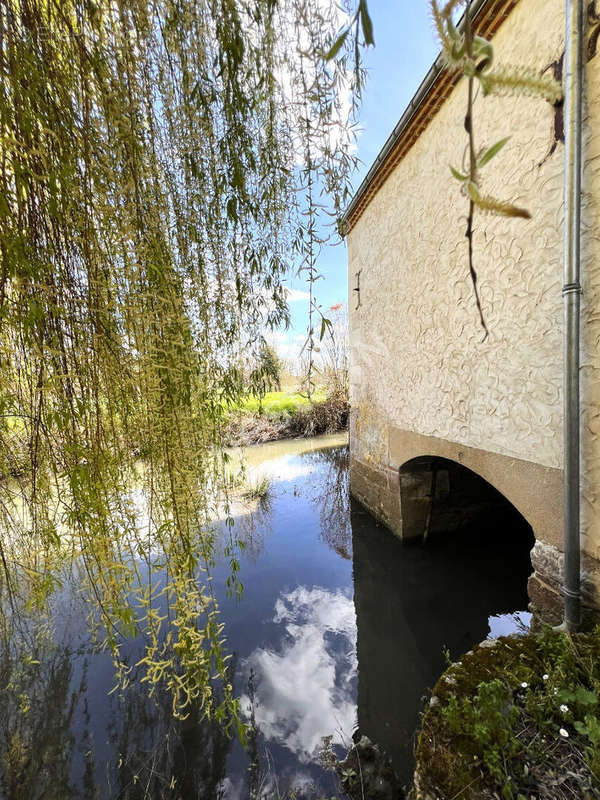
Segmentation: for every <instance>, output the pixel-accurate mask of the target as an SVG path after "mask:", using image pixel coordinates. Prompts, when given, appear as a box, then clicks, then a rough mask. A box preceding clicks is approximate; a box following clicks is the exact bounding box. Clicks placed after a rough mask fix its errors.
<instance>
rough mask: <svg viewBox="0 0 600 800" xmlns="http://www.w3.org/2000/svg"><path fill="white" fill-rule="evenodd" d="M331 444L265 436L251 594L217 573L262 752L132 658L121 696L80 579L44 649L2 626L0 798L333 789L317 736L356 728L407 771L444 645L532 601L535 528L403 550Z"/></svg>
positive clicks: (339, 736)
mask: <svg viewBox="0 0 600 800" xmlns="http://www.w3.org/2000/svg"><path fill="white" fill-rule="evenodd" d="M331 444H338V442H331V441H330V440H325V441H324V445H325V449H319V448H318V446H317V445H318V442H317V441H313V442H311V443H310V447H309V448H307V447H304V449H303V447H302V446H301V445H299V444H298V443H290V449H289V451H287V450H286V448H285V444H284V443H279V444H278V447H277V448H273V447H270V448H267V449H266V450H265V451H264V456H261V451H260V449H259V448H255V449H253V451H252V453H251V454H250V455H249V460H251V461H252V463H253V464H254V465H260V466H261V469H263V470H264V472H265V473H266V474H268V475H269V477H270V479H271V489H270V493H269V497H268V502H265V503H263V504H259V505H258V507H256V508H254V510H253V511H246V512H244V513H242V512H241V511H240V513H239V515H238V516H237V517H236V521H235V524H236V527H237V529H238V530H239V532H240V535H241V536H242V538H244V537H245V538H246V539H247V547H246V549H245V551H244V553H243V554H242V556H241V559H240V562H241V563H240V578H241V580H242V582H243V584H244V596H243V598H242V600H241V601H239V600H238V599H236V598H235V597H230V596H228V595H227V592H226V580H227V577H228V575H229V572H228V566H227V563H226V559H224V560H223V563H219V562H218V563H217V564H216V566H215V569H214V572H213V581H214V588H215V592H216V594H217V596H218V598H219V604H220V608H221V615H222V620H223V621H224V623H225V631H226V635H227V644H228V648H229V651H230V652H232V653H233V658H232V660H231V679H232V682H233V683H234V686H235V690H236V692H237V693H238V694H239V695H240V697H241V705H242V709H243V711H244V712H245V713H246V715H247V719H248V721H249V722H251V723H252V725H251V735H250V751H249V752H246V751H244V750H243V748H242V747H241V745H240V744H239V742H237V741H236V740H232V739H229V738H228V737H227V736H226V735H225V734H224V732H223V731H222V730H221V729H220V728H219V726H218V725H217V724H215V723H211V722H207V721H206V720H202V715H201V710H200V709H193V710H192V713H191V714H190V717H189V718H188V719H187V720H184V721H179V720H175V719H173V717H172V715H171V709H170V701H169V695H168V693H167V692H161V690H160V687H157V690H156V692H155V694H154V696H153V697H152V698H148V696H147V690H146V684H142V683H140V679H141V677H142V675H141V672H139V671H136V669H135V668H134V669H133V670H132V672H131V676H130V677H131V684H130V686H129V688H128V689H127V690H126V691H125V692H124V693H123V694H119V693H113V694H110V695H109V692H110V690H111V689H112V687H113V685H114V675H113V672H112V664H111V660H110V658H109V656H108V655H107V653H106V652H99V651H98V650H97V649H96V648H95V647H94V645H93V643H92V641H91V640H90V638H89V635H88V634H87V631H86V625H85V614H86V610H85V608H84V607H83V606H82V605H81V603H80V602H79V600H78V594H77V587H76V586H73V587H71V588H67V589H66V590H65V592H64V596H63V597H62V598H61V599H60V602H59V603H57V605H56V606H55V609H56V613H55V616H54V618H53V619H52V620H51V621H50V624H49V625H48V627H47V628H46V627H42V628H41V630H42V632H43V633H42V634H41V637H40V640H39V642H37V643H35V647H33V650H32V647H31V646H30V645H28V644H27V642H25V641H23V642H22V643H19V640H18V637H17V638H13V640H12V641H11V643H10V645H9V646H7V644H6V641H3V640H2V639H1V637H0V679H1V681H2V686H1V687H0V750H1V752H0V798H2V800H4V798H6V800H21V799H22V800H29V799H30V798H32V800H37V798H42V797H47V798H50V800H62V799H63V798H71V797H72V798H86V800H87V798H90V799H91V798H97V799H98V800H102V799H103V798H106V799H107V800H113V799H114V798H119V800H121V799H122V800H125V798H129V799H130V800H137V799H138V798H142V797H152V798H163V797H164V798H170V800H178V798H180V799H181V800H184V798H185V800H189V799H190V798H197V799H198V800H214V799H216V798H223V800H247V799H248V798H250V797H251V796H252V797H255V798H257V799H260V800H263V799H264V800H266V798H269V800H273V799H274V798H277V797H285V795H286V792H288V791H289V790H291V789H295V796H296V797H297V798H318V797H322V796H323V795H326V796H333V795H335V794H336V793H339V791H338V790H337V789H336V786H335V783H334V780H333V776H332V775H331V773H327V772H326V771H325V770H324V768H323V767H322V766H321V764H320V762H319V751H320V750H321V747H322V738H323V737H325V736H330V735H331V736H332V746H333V748H334V750H336V752H337V753H338V755H340V756H341V755H342V754H343V752H344V747H348V745H349V743H350V740H351V735H352V733H353V731H354V730H355V729H356V726H357V725H358V727H359V729H360V731H361V733H365V734H367V735H368V736H369V738H370V739H371V740H372V741H374V742H378V743H379V744H380V745H381V746H382V747H383V748H384V749H385V750H386V751H387V752H388V753H389V754H390V756H391V757H392V759H393V763H394V767H395V769H396V770H397V772H398V773H399V775H400V777H401V779H402V780H403V782H408V781H409V779H410V777H411V772H412V752H413V736H414V731H415V727H416V725H417V723H418V715H419V711H420V710H421V708H422V697H423V696H424V695H425V694H426V692H427V690H428V689H429V688H431V687H432V686H433V685H434V683H435V682H436V680H437V678H438V676H439V675H440V673H441V672H442V670H443V669H444V666H445V661H444V655H443V649H444V648H448V649H449V651H450V655H451V656H452V657H456V656H458V655H459V654H460V653H462V652H464V651H466V650H468V649H469V648H471V647H472V646H473V645H474V644H475V643H477V642H479V641H481V640H482V639H484V638H485V637H486V635H488V632H489V630H490V625H491V627H492V628H494V629H495V630H496V629H498V630H500V629H501V628H502V625H505V626H507V629H514V627H515V623H514V620H512V619H511V618H508V619H505V618H503V617H502V616H499V615H503V614H511V613H512V612H515V611H518V610H521V609H525V608H526V607H527V594H526V582H527V576H528V574H529V572H530V562H529V548H530V547H531V545H532V541H531V539H530V538H528V535H527V533H525V534H524V533H523V530H519V531H517V530H516V528H514V526H512V524H507V521H506V520H503V519H501V518H500V517H498V516H496V517H494V518H493V519H491V520H490V519H488V520H487V521H486V520H485V519H484V520H483V521H481V520H479V521H478V523H477V525H474V526H471V528H467V529H463V530H462V531H461V532H455V533H453V534H440V535H436V533H435V531H433V532H432V535H431V536H430V537H429V540H428V541H427V544H426V545H422V544H420V543H417V544H413V545H411V546H405V545H403V544H402V543H401V542H400V541H399V540H398V539H397V538H396V537H395V536H394V535H393V534H391V533H390V532H389V531H388V530H387V529H386V528H384V527H383V526H381V525H379V524H378V523H377V522H376V521H375V520H374V519H373V517H371V516H370V515H369V514H368V513H367V512H366V511H365V510H364V509H363V508H362V507H361V506H359V505H358V504H356V503H354V502H351V501H350V499H349V483H348V449H347V447H339V446H338V447H330V446H328V445H331ZM494 526H495V528H494ZM506 632H508V630H507V631H506ZM21 645H22V646H21ZM139 645H140V642H132V643H131V653H132V657H131V662H130V663H132V664H135V661H136V660H137V658H139V656H136V655H135V654H136V648H139ZM26 650H32V652H33V655H34V659H33V660H31V659H30V660H29V661H28V660H27V658H26V656H25V651H26Z"/></svg>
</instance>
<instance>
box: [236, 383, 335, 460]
mask: <svg viewBox="0 0 600 800" xmlns="http://www.w3.org/2000/svg"><path fill="white" fill-rule="evenodd" d="M347 427H348V401H347V399H346V398H345V397H343V396H341V395H339V394H329V395H328V394H326V393H325V391H323V390H320V391H318V392H315V394H314V395H313V396H312V398H311V400H308V398H307V397H306V396H305V395H302V394H299V393H298V392H268V393H267V394H265V395H264V397H254V396H250V397H248V398H246V399H245V400H244V401H243V403H241V404H240V405H239V406H237V407H235V408H232V409H231V410H230V412H229V418H228V423H227V428H226V434H225V444H226V445H227V446H228V447H235V446H240V445H250V444H259V443H261V442H271V441H274V440H276V439H286V438H294V437H299V436H318V435H320V434H324V433H335V432H337V431H341V430H346V428H347Z"/></svg>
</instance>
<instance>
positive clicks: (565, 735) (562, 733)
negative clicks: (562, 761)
mask: <svg viewBox="0 0 600 800" xmlns="http://www.w3.org/2000/svg"><path fill="white" fill-rule="evenodd" d="M559 733H560V735H561V736H562V737H563V739H568V738H569V731H566V730H565V729H564V728H561V729H560V730H559Z"/></svg>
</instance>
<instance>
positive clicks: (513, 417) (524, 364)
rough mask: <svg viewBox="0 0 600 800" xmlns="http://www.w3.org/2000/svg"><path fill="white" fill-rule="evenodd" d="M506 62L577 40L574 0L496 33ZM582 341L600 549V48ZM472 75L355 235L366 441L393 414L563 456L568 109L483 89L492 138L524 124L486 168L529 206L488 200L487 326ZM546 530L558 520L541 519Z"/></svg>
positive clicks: (357, 394) (588, 519)
mask: <svg viewBox="0 0 600 800" xmlns="http://www.w3.org/2000/svg"><path fill="white" fill-rule="evenodd" d="M494 48H495V53H496V60H497V63H498V64H522V65H525V66H529V67H533V68H535V69H536V70H538V71H541V70H542V69H544V68H545V67H546V66H547V65H549V64H550V63H551V62H553V61H555V60H557V59H558V58H560V56H561V54H562V52H563V49H564V0H521V2H520V3H519V4H518V6H517V7H516V9H515V10H514V11H513V12H512V13H511V15H510V17H509V19H508V20H507V21H506V22H505V23H504V24H503V25H502V27H501V28H500V30H499V31H498V33H497V34H496V36H495V38H494ZM587 77H588V87H587V91H588V101H589V102H588V111H587V115H586V137H585V138H586V144H585V146H586V162H585V175H584V209H585V211H584V226H585V246H584V275H585V277H584V318H583V342H584V344H583V348H582V365H583V366H582V379H583V397H584V413H583V437H584V440H583V447H584V464H583V474H584V485H583V493H584V498H585V499H584V503H583V506H582V514H583V529H584V536H583V545H584V548H585V549H586V550H587V551H588V552H589V553H590V554H591V555H594V556H595V557H600V494H599V493H600V488H599V487H600V348H599V346H598V345H599V342H600V264H599V263H598V255H599V254H600V207H599V206H600V55H598V56H596V57H595V58H594V59H593V60H591V61H590V62H589V63H588V65H587ZM465 106H466V82H465V81H461V83H460V84H459V85H458V86H457V87H456V89H455V90H454V91H453V93H452V95H451V96H450V98H449V99H448V101H447V102H446V103H445V104H444V106H443V107H442V108H441V110H440V111H439V113H438V114H437V116H436V117H435V118H434V120H433V121H432V123H431V124H430V125H429V127H428V128H427V129H426V130H425V131H424V132H423V134H422V135H421V136H420V138H419V140H418V141H417V142H416V143H415V145H414V146H413V147H412V149H411V150H410V151H409V152H408V154H407V155H406V156H405V158H404V159H403V160H402V161H401V162H400V164H399V165H398V166H397V167H396V169H395V170H394V172H393V173H392V174H391V175H390V177H389V178H388V179H387V181H386V182H385V184H384V185H383V186H382V187H381V189H380V190H379V192H378V193H377V195H376V196H375V197H374V199H373V200H372V201H371V203H370V204H369V206H368V207H367V208H366V210H365V211H364V213H363V214H362V216H361V217H360V219H359V220H358V222H357V223H356V225H355V227H354V228H353V229H352V230H351V232H350V234H349V236H348V248H349V287H350V289H353V288H354V286H355V285H356V278H355V273H356V272H358V270H361V276H360V287H361V293H360V294H361V297H360V299H361V306H360V308H359V309H358V310H356V309H355V306H356V293H354V292H352V291H350V292H349V296H350V297H351V300H350V306H351V312H350V331H351V335H350V339H351V390H350V392H351V405H352V407H353V424H352V432H351V448H352V453H353V456H354V457H355V458H357V459H359V460H360V461H361V462H363V463H370V464H372V465H374V466H384V467H388V465H389V453H388V450H389V434H388V426H392V427H394V428H399V429H402V430H406V431H412V432H415V433H419V434H424V435H426V436H435V437H440V438H442V439H444V440H447V441H450V442H456V443H459V444H464V445H466V446H469V447H473V448H480V449H485V450H490V451H492V452H495V453H499V454H502V455H504V456H512V457H515V458H518V459H523V460H525V461H530V462H535V463H536V464H539V465H542V466H543V467H548V468H554V469H561V468H562V298H561V286H562V219H563V207H562V206H563V197H562V191H563V179H562V175H563V158H564V148H563V145H562V144H559V145H558V146H557V147H556V148H555V151H554V153H553V154H552V155H550V156H548V153H549V151H550V149H551V146H552V144H553V138H554V137H553V131H554V125H553V122H554V110H553V108H552V107H551V106H550V105H549V104H548V103H546V102H544V101H542V100H539V99H534V98H528V97H505V98H498V97H488V98H483V97H482V96H481V95H479V96H478V98H477V100H476V103H475V123H474V124H475V135H476V140H477V144H478V146H479V147H482V148H483V147H486V146H489V145H491V144H493V143H494V142H495V141H497V140H498V139H499V138H501V137H503V136H506V135H508V134H511V136H512V138H511V140H510V142H509V143H508V144H507V146H506V147H505V148H504V150H503V151H502V152H501V153H500V154H499V155H498V156H497V157H496V159H494V160H493V161H492V162H491V163H490V164H489V165H488V166H487V167H485V169H484V171H483V181H482V182H483V185H484V188H485V189H487V190H488V191H489V193H491V194H494V195H496V196H498V197H500V198H503V199H506V200H510V201H513V202H516V203H517V204H519V205H523V206H525V207H527V208H528V209H529V210H530V211H531V213H532V219H531V220H530V221H524V220H518V219H516V220H515V219H506V218H502V217H495V216H484V215H482V214H479V215H478V216H477V217H476V220H475V238H474V246H475V264H476V268H477V271H478V276H479V286H480V291H481V297H482V303H483V310H484V314H485V317H486V321H487V324H488V327H489V330H490V336H489V338H488V339H487V340H486V341H485V342H482V330H481V328H480V326H479V321H478V315H477V310H476V307H475V302H474V297H473V290H472V287H471V282H470V279H469V274H468V264H467V243H466V239H465V238H464V231H465V214H466V211H467V200H466V199H465V197H464V196H463V195H462V194H461V192H460V188H459V186H458V184H457V183H456V182H455V181H454V180H453V179H452V178H451V176H450V173H449V170H448V165H449V164H453V165H455V166H457V167H458V168H460V164H461V160H462V155H463V150H464V148H465V145H466V134H465V132H464V128H463V119H464V112H465ZM400 111H401V109H399V112H400ZM536 535H538V536H540V537H543V531H536Z"/></svg>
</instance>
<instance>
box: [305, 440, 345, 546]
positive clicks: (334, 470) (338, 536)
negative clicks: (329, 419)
mask: <svg viewBox="0 0 600 800" xmlns="http://www.w3.org/2000/svg"><path fill="white" fill-rule="evenodd" d="M305 458H307V459H308V460H310V461H313V462H314V463H315V465H323V464H325V465H326V467H327V468H326V470H325V471H323V472H321V473H320V474H319V478H320V482H319V490H318V492H317V493H316V494H315V497H314V498H313V502H314V503H316V504H317V505H318V507H319V512H320V523H321V537H322V538H323V541H324V542H326V543H327V544H328V545H329V547H331V548H332V550H334V551H335V552H336V553H337V554H338V555H340V556H341V557H342V558H346V559H351V558H352V525H351V522H350V513H349V506H350V470H349V469H348V466H349V461H350V451H349V448H348V447H347V446H346V447H334V448H328V449H326V450H316V451H314V452H312V453H307V454H306V455H305Z"/></svg>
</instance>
